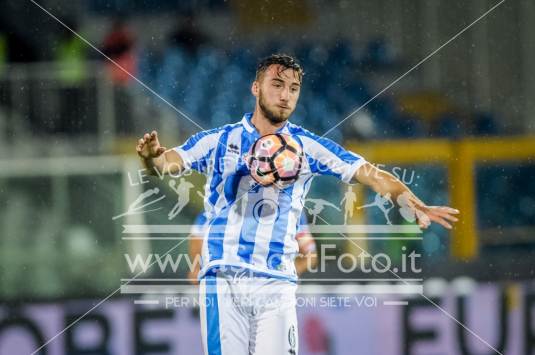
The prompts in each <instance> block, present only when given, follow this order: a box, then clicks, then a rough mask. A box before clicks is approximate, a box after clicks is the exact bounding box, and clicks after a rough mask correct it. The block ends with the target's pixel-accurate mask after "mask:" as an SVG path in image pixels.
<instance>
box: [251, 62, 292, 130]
mask: <svg viewBox="0 0 535 355" xmlns="http://www.w3.org/2000/svg"><path fill="white" fill-rule="evenodd" d="M255 85H257V94H256V95H255V96H257V98H258V105H259V106H260V109H261V110H262V113H263V114H264V116H265V117H266V118H267V119H268V120H270V121H271V122H272V123H280V122H284V121H286V120H287V119H288V118H289V117H290V115H291V114H292V113H293V112H294V110H295V106H296V105H297V100H298V99H299V92H300V90H301V82H300V80H299V75H298V73H297V71H295V70H293V69H286V70H284V68H283V67H281V66H280V65H271V66H270V67H269V68H268V69H267V70H266V71H265V72H264V74H263V75H262V76H261V78H260V79H259V81H257V82H255Z"/></svg>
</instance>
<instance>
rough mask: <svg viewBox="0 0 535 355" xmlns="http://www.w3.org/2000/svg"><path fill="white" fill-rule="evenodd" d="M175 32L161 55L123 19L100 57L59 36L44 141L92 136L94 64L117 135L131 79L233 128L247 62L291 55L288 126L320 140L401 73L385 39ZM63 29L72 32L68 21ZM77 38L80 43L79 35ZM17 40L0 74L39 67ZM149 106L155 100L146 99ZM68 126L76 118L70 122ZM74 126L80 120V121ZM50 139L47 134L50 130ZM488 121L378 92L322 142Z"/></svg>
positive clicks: (6, 47) (473, 129) (437, 103)
mask: <svg viewBox="0 0 535 355" xmlns="http://www.w3.org/2000/svg"><path fill="white" fill-rule="evenodd" d="M176 22H177V23H176V26H175V28H174V29H172V30H171V31H170V32H169V33H168V35H167V38H166V40H165V41H164V44H163V45H162V46H161V47H160V48H153V47H151V46H150V45H149V44H147V43H140V41H138V40H137V37H136V33H138V32H139V31H143V30H144V29H143V28H139V27H137V28H132V27H131V25H130V24H129V22H128V19H126V18H124V17H121V18H120V17H117V18H116V19H110V21H109V24H108V27H109V28H108V29H107V31H105V32H104V33H105V34H104V36H103V37H102V38H101V40H100V43H99V44H98V48H99V50H100V51H101V52H102V53H103V54H104V55H105V56H106V57H108V59H106V58H104V56H102V55H100V54H99V53H97V52H96V51H94V50H93V49H91V48H89V47H88V45H87V44H86V43H84V41H83V40H82V39H81V38H79V37H78V36H76V35H75V34H74V33H73V32H72V31H70V30H67V29H65V28H63V29H62V30H61V31H60V32H58V33H57V34H56V35H55V40H54V41H53V46H52V47H53V56H52V58H51V59H53V60H54V61H55V62H56V63H57V65H58V67H59V68H60V75H59V78H58V79H59V80H60V81H61V88H62V95H61V96H62V104H61V109H60V110H59V111H61V114H60V116H61V118H60V120H59V123H56V124H55V125H54V127H53V128H52V129H51V131H52V132H53V133H56V132H59V133H69V134H72V133H76V132H84V131H91V130H92V129H94V127H95V125H96V123H95V122H91V121H92V118H91V117H87V116H90V115H89V114H88V110H87V107H88V106H90V105H91V100H92V99H91V97H88V95H87V92H86V91H87V85H84V80H86V78H87V76H88V75H87V70H88V66H87V62H88V61H89V60H101V63H102V65H103V66H105V68H106V71H107V73H108V76H109V79H110V81H111V82H112V83H113V87H114V100H115V111H116V112H115V114H116V116H117V118H118V119H117V123H116V125H117V127H116V131H117V132H118V133H120V134H127V135H128V134H133V133H134V132H136V127H135V122H133V121H132V120H131V118H130V117H131V110H132V105H131V100H132V93H131V89H130V87H131V86H133V85H137V84H135V83H134V80H133V77H136V78H139V79H140V80H142V81H143V82H144V83H146V84H147V85H148V86H149V87H151V88H152V89H154V90H155V91H156V92H158V93H159V94H160V95H161V96H162V97H164V98H165V99H166V100H168V101H169V102H170V103H172V104H173V105H174V106H176V107H178V108H180V109H182V110H183V111H185V112H186V113H187V114H188V115H189V116H190V117H192V118H194V119H195V120H196V121H198V122H199V123H200V124H201V125H202V126H203V127H215V126H219V125H222V124H225V123H228V122H233V121H236V120H238V119H239V118H240V117H241V115H242V113H243V112H246V111H248V110H251V108H252V107H253V101H252V97H251V95H250V94H249V88H250V83H251V81H252V79H253V77H254V70H255V64H256V61H257V60H258V59H259V58H260V57H262V56H265V55H268V54H271V53H274V52H286V53H289V54H293V55H295V56H296V57H297V58H298V59H299V60H300V62H301V63H302V65H303V66H304V68H305V73H306V75H305V85H304V90H303V93H302V97H301V102H300V105H298V109H297V111H296V113H295V115H294V118H293V120H294V122H296V123H298V124H304V123H305V122H306V124H305V126H307V127H308V128H311V129H313V130H315V131H318V132H320V133H321V132H326V131H328V130H329V129H330V128H332V127H333V126H335V125H336V124H337V123H338V122H339V121H340V120H342V118H344V117H347V116H348V115H349V114H350V113H352V112H354V111H355V110H356V109H357V108H359V107H360V106H361V105H364V104H365V103H367V102H368V101H369V100H371V99H372V97H373V96H374V95H375V94H376V93H377V92H378V91H379V90H380V89H382V88H381V87H376V86H377V85H375V84H374V83H373V80H371V79H370V76H371V75H372V74H373V75H374V76H377V74H378V73H382V72H384V73H389V72H396V73H401V72H402V71H403V70H404V69H405V67H406V66H405V65H403V64H404V61H403V58H399V57H398V56H397V55H396V54H395V53H394V52H395V51H394V50H393V49H392V48H391V47H390V44H389V42H388V40H387V39H385V38H372V39H370V40H369V42H368V43H367V44H366V45H365V46H364V47H363V48H355V45H354V44H352V43H351V42H350V41H348V40H345V39H343V38H335V39H333V40H332V41H329V43H318V42H314V41H308V42H307V41H302V42H299V43H297V44H292V43H281V42H269V43H265V44H262V45H258V44H255V43H247V42H241V43H240V44H239V45H236V46H234V47H233V48H223V47H222V46H219V45H218V44H217V43H214V42H213V41H211V40H210V38H209V36H207V35H206V34H205V33H204V32H203V30H202V28H201V26H200V25H198V21H196V18H195V17H194V16H183V17H180V18H178V19H177V21H176ZM66 25H67V26H68V27H70V28H71V29H72V30H73V31H76V32H78V31H79V27H78V26H77V24H76V23H75V22H74V21H67V22H66ZM82 35H85V34H84V33H82ZM42 59H43V58H39V56H38V55H37V51H35V50H34V49H33V48H32V47H31V45H30V44H29V43H28V42H26V41H24V39H23V38H22V37H21V36H19V35H17V33H16V32H14V31H10V30H9V29H6V28H0V72H1V68H2V67H4V66H5V64H7V63H10V62H21V61H22V62H29V61H37V60H42ZM153 99H155V100H158V99H157V98H154V97H153ZM73 117H76V118H77V119H73ZM80 118H81V119H80ZM49 131H50V130H49ZM503 133H504V132H503V130H502V129H500V126H499V125H498V124H497V120H496V118H495V117H494V116H493V115H492V114H491V113H489V112H478V111H467V110H466V109H463V108H461V107H459V106H458V105H457V104H456V103H455V102H452V101H451V100H449V99H448V98H447V97H446V96H445V95H444V94H443V93H440V92H436V91H431V90H416V91H415V90H411V91H408V92H403V93H401V94H396V95H393V94H388V93H385V94H384V95H381V96H379V97H377V98H375V99H373V100H372V101H371V102H370V103H369V104H367V105H366V106H365V108H363V109H360V110H358V112H356V113H355V114H354V115H352V116H351V117H350V119H349V120H348V122H347V123H346V124H345V125H344V126H343V130H342V127H337V128H336V129H334V130H333V131H332V132H330V133H329V135H330V137H331V138H333V139H345V138H360V139H388V138H402V137H403V138H419V137H448V138H458V137H462V136H466V135H489V134H503Z"/></svg>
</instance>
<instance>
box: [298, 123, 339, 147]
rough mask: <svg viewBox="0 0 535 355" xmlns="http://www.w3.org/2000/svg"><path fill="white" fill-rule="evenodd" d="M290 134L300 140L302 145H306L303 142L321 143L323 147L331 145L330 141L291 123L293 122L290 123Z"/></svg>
mask: <svg viewBox="0 0 535 355" xmlns="http://www.w3.org/2000/svg"><path fill="white" fill-rule="evenodd" d="M288 132H289V133H290V134H291V135H292V136H294V137H296V138H297V139H298V140H300V141H301V142H302V143H304V142H303V140H307V141H314V142H318V143H320V144H322V145H325V144H330V143H331V140H330V139H328V138H325V137H322V136H320V135H318V134H316V133H314V132H312V131H310V130H308V129H306V128H304V127H303V126H299V125H297V124H294V123H291V122H288Z"/></svg>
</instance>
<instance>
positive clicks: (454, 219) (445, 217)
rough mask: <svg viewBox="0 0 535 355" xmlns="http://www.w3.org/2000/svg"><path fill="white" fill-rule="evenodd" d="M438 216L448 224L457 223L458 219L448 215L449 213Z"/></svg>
mask: <svg viewBox="0 0 535 355" xmlns="http://www.w3.org/2000/svg"><path fill="white" fill-rule="evenodd" d="M439 216H440V217H442V218H444V219H447V220H448V221H450V222H457V221H459V218H457V217H455V216H452V215H451V214H449V213H444V214H440V215H439Z"/></svg>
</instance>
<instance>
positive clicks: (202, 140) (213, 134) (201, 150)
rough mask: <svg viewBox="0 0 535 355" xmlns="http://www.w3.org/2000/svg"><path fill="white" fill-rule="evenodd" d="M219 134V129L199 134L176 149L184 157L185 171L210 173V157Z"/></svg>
mask: <svg viewBox="0 0 535 355" xmlns="http://www.w3.org/2000/svg"><path fill="white" fill-rule="evenodd" d="M219 132H220V131H219V130H217V129H214V130H209V131H202V132H198V133H196V134H194V135H193V136H191V137H190V138H188V140H186V142H184V144H182V145H180V146H178V147H175V148H174V150H175V151H176V152H177V153H178V154H180V156H181V157H182V160H183V161H184V169H185V170H190V169H193V170H196V171H198V172H200V173H203V174H205V173H206V172H207V171H208V164H209V162H210V156H211V154H212V152H213V151H214V149H215V148H216V146H217V144H218V141H219Z"/></svg>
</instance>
